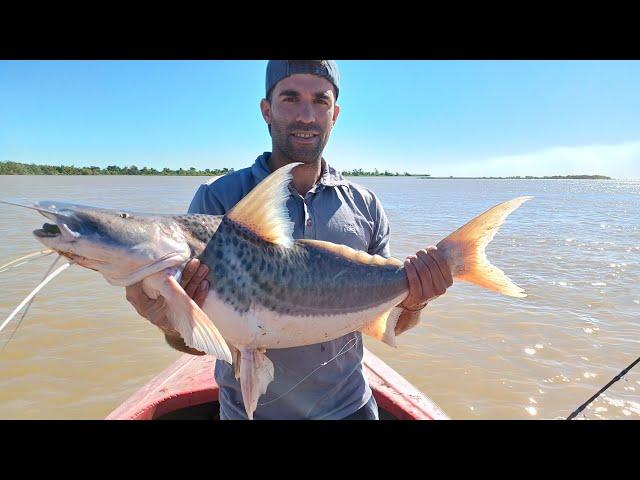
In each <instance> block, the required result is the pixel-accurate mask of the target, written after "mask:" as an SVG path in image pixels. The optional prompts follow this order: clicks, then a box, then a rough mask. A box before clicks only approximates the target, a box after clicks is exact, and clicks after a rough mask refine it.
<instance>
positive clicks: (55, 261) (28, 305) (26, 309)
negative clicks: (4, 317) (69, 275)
mask: <svg viewBox="0 0 640 480" xmlns="http://www.w3.org/2000/svg"><path fill="white" fill-rule="evenodd" d="M50 253H53V250H51V252H50ZM47 255H48V254H47ZM60 258H62V255H60V254H58V256H57V257H56V259H55V260H54V261H53V263H52V264H51V266H50V267H49V270H47V273H45V274H44V277H42V280H40V281H41V282H42V281H43V280H44V279H45V278H46V277H47V275H49V274H50V273H51V270H53V267H55V266H56V263H58V260H60ZM34 300H35V297H34V298H32V299H31V300H29V303H28V304H27V306H26V308H25V309H24V312H22V315H21V316H20V320H18V323H17V324H16V328H14V329H13V332H11V336H10V337H9V340H7V341H6V342H5V344H4V345H3V346H2V350H0V354H2V353H3V352H4V349H5V348H7V345H9V342H11V340H12V339H13V336H14V335H15V334H16V332H17V331H18V328H20V324H21V323H22V320H24V317H26V315H27V312H28V311H29V308H30V307H31V304H32V303H33V301H34Z"/></svg>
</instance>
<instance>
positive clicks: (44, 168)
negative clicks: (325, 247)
mask: <svg viewBox="0 0 640 480" xmlns="http://www.w3.org/2000/svg"><path fill="white" fill-rule="evenodd" d="M233 171H234V169H233V168H222V169H213V170H212V169H209V168H207V169H205V170H196V169H195V168H194V167H191V168H189V169H188V170H185V169H183V168H180V169H178V170H171V169H170V168H164V169H162V170H156V169H155V168H148V167H142V168H138V167H137V166H135V165H132V166H130V167H127V166H125V167H119V166H117V165H109V166H108V167H107V168H104V169H103V168H101V167H95V166H91V167H75V166H65V165H60V166H56V165H36V164H33V163H30V164H27V163H18V162H0V175H51V176H55V175H82V176H85V175H105V176H106V175H144V176H163V177H166V176H177V177H215V176H221V175H226V174H227V173H231V172H233ZM341 173H342V175H343V176H345V177H417V178H419V179H421V180H431V179H433V180H612V178H611V177H607V176H605V175H552V176H544V177H535V176H530V175H526V176H509V177H454V176H449V177H432V176H431V175H429V174H425V173H421V174H413V173H409V172H405V173H399V172H389V171H387V170H385V171H384V172H379V171H378V170H377V169H375V170H374V171H373V172H366V171H363V170H362V169H361V168H360V169H355V170H344V171H342V172H341Z"/></svg>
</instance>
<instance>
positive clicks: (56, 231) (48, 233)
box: [33, 223, 62, 238]
mask: <svg viewBox="0 0 640 480" xmlns="http://www.w3.org/2000/svg"><path fill="white" fill-rule="evenodd" d="M33 234H34V235H35V236H36V237H41V238H46V237H49V238H50V237H57V236H58V235H61V234H62V232H61V231H60V227H58V225H54V224H52V223H45V224H44V225H42V228H39V229H37V230H34V231H33Z"/></svg>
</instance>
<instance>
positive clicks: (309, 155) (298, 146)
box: [260, 74, 340, 163]
mask: <svg viewBox="0 0 640 480" xmlns="http://www.w3.org/2000/svg"><path fill="white" fill-rule="evenodd" d="M260 108H261V110H262V115H263V117H264V119H265V121H266V122H267V123H268V124H270V125H271V138H272V141H273V148H274V150H275V149H278V150H279V151H280V152H281V153H282V154H284V155H285V156H286V157H287V158H289V159H290V160H292V161H295V162H304V163H310V162H314V161H316V160H317V159H318V158H320V157H321V155H322V151H323V150H324V147H325V145H326V144H327V141H328V140H329V135H330V134H331V129H332V128H333V124H334V122H335V121H336V119H337V118H338V114H339V113H340V107H338V106H337V105H336V99H335V93H334V90H333V85H332V84H331V82H330V81H329V80H327V79H326V78H323V77H319V76H317V75H311V74H295V75H291V76H289V77H286V78H284V79H282V80H281V81H279V82H278V83H277V84H276V86H275V87H274V88H273V90H272V91H271V102H270V103H269V102H268V101H266V100H263V101H262V103H261V104H260Z"/></svg>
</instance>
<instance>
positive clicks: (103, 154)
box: [0, 60, 640, 178]
mask: <svg viewBox="0 0 640 480" xmlns="http://www.w3.org/2000/svg"><path fill="white" fill-rule="evenodd" d="M338 65H339V68H340V74H341V91H340V98H339V101H338V103H339V104H340V105H341V107H342V112H341V115H340V118H339V119H338V122H337V123H336V126H335V128H334V131H333V133H332V137H331V139H330V140H329V144H328V145H327V148H326V149H325V158H327V160H328V161H329V162H330V163H331V164H333V165H334V166H336V167H337V168H339V169H341V170H343V169H352V168H363V169H368V170H373V169H374V168H378V169H379V170H384V169H389V170H392V171H396V170H397V171H401V172H404V171H409V172H412V173H429V174H431V175H433V176H448V175H454V176H476V175H479V176H485V175H486V176H490V175H493V176H507V175H567V174H603V175H609V176H612V177H615V178H640V87H639V86H640V61H557V60H556V61H356V60H354V61H346V60H341V61H338ZM265 66H266V61H264V60H259V61H234V60H227V61H179V60H178V61H0V161H6V160H12V161H17V162H24V163H42V164H55V165H60V164H65V165H76V166H88V165H98V166H101V167H105V166H107V165H112V164H116V165H120V166H124V165H132V164H135V165H138V166H139V167H142V166H148V167H155V168H159V169H161V168H164V167H170V168H180V167H183V168H188V167H196V168H221V167H233V168H236V169H238V168H242V167H244V166H247V165H249V164H251V163H252V162H253V160H254V159H255V157H256V156H257V155H258V154H260V153H262V152H263V151H268V150H270V149H271V139H270V137H269V135H268V132H267V128H266V126H265V124H264V121H263V120H262V117H261V115H260V110H259V108H258V105H259V101H260V99H261V98H262V96H263V95H264V72H265Z"/></svg>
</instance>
